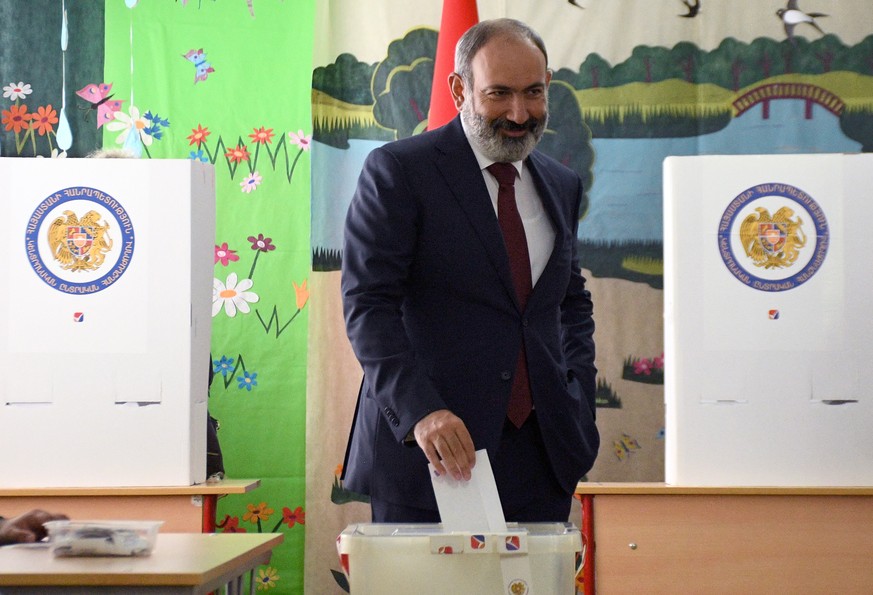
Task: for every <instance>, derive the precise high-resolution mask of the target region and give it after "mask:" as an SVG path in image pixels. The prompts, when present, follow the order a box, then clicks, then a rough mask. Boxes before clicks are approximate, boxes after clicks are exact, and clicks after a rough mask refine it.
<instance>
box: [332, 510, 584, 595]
mask: <svg viewBox="0 0 873 595" xmlns="http://www.w3.org/2000/svg"><path fill="white" fill-rule="evenodd" d="M581 549H582V538H581V535H580V533H579V529H577V528H576V527H574V526H573V525H571V524H569V523H530V524H524V525H512V524H510V527H509V532H508V533H506V534H489V533H486V534H471V533H464V532H454V531H444V530H443V529H442V526H441V525H438V524H437V525H427V524H417V525H415V524H411V525H391V524H356V525H349V526H348V527H346V529H345V530H344V531H343V532H342V533H340V535H339V537H338V539H337V551H338V553H339V556H340V564H341V565H342V568H343V571H344V572H345V573H346V575H347V577H348V579H349V587H350V592H351V595H368V594H370V595H409V594H410V593H415V595H438V594H439V595H442V594H443V593H451V594H453V595H482V594H484V593H507V594H508V595H512V594H514V593H520V594H528V595H561V594H566V595H572V594H573V593H575V592H576V567H575V565H576V553H577V552H579V551H581ZM516 562H517V563H519V566H516V565H515V563H516ZM522 568H524V570H522ZM516 570H522V572H520V573H519V575H518V576H525V578H524V579H519V578H514V576H515V575H514V574H513V573H514V572H515V571H516ZM525 571H527V572H525Z"/></svg>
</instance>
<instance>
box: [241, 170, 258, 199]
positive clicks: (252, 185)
mask: <svg viewBox="0 0 873 595" xmlns="http://www.w3.org/2000/svg"><path fill="white" fill-rule="evenodd" d="M262 179H263V178H261V176H260V174H259V173H258V172H255V173H253V174H250V175H248V176H246V178H245V179H244V180H243V181H242V182H240V183H239V187H240V188H241V189H242V191H243V192H245V193H246V194H251V193H252V190H255V189H256V188H257V187H258V186H259V185H260V184H261V180H262Z"/></svg>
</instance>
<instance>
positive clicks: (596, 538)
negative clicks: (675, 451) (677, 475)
mask: <svg viewBox="0 0 873 595" xmlns="http://www.w3.org/2000/svg"><path fill="white" fill-rule="evenodd" d="M576 495H577V497H579V499H580V500H581V501H582V540H583V547H585V565H584V576H585V593H586V595H591V594H593V593H595V592H596V593H599V594H601V595H604V594H605V595H608V594H610V593H647V594H655V593H670V594H673V593H680V592H681V593H840V594H841V595H845V594H852V593H859V594H860V593H863V594H865V595H869V594H870V593H873V487H832V488H831V487H691V486H670V485H666V484H663V483H594V482H583V483H580V484H579V485H578V487H577V489H576ZM595 579H596V582H595ZM595 587H596V589H595Z"/></svg>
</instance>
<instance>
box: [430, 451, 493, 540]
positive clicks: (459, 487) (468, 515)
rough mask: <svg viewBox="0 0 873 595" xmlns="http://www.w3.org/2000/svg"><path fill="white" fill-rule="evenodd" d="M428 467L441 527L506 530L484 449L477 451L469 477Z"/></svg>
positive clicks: (463, 529) (483, 531) (471, 530)
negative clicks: (474, 463)
mask: <svg viewBox="0 0 873 595" xmlns="http://www.w3.org/2000/svg"><path fill="white" fill-rule="evenodd" d="M428 467H429V468H430V477H431V481H432V482H433V491H434V494H435V495H436V501H437V506H438V507H439V511H440V519H442V525H443V530H445V531H448V532H451V531H463V532H468V533H471V532H475V533H506V531H507V529H506V520H505V519H504V518H503V508H502V506H501V505H500V496H499V495H498V494H497V484H496V483H495V481H494V472H493V471H492V470H491V461H489V460H488V452H487V451H486V450H485V449H482V450H477V451H476V465H475V466H474V467H473V472H472V476H471V477H470V480H469V481H464V480H456V479H454V478H453V477H451V476H449V475H447V474H446V475H438V474H437V472H436V471H435V470H434V467H433V465H428Z"/></svg>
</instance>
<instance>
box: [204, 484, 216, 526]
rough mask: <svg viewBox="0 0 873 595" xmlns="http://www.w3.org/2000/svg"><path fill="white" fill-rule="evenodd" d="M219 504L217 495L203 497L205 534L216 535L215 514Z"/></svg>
mask: <svg viewBox="0 0 873 595" xmlns="http://www.w3.org/2000/svg"><path fill="white" fill-rule="evenodd" d="M217 503H218V495H217V494H205V495H204V496H203V522H202V532H203V533H215V512H216V505H217Z"/></svg>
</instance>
